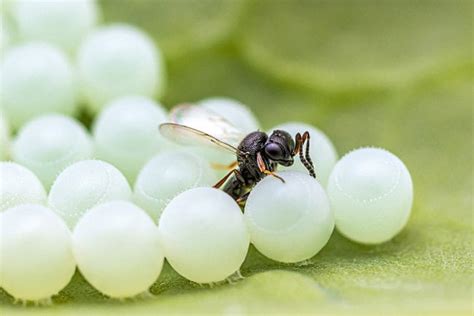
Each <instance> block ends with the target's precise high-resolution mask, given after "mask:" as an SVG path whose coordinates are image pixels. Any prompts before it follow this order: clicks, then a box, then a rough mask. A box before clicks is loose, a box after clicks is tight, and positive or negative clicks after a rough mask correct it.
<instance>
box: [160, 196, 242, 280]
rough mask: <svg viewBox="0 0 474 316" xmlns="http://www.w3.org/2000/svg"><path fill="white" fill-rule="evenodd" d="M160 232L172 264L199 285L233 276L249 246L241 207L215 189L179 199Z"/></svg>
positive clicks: (163, 219) (168, 208) (170, 206)
mask: <svg viewBox="0 0 474 316" xmlns="http://www.w3.org/2000/svg"><path fill="white" fill-rule="evenodd" d="M158 229H159V232H160V237H161V242H162V245H163V249H164V252H165V256H166V259H167V260H168V262H169V263H170V264H171V266H172V267H173V268H174V269H175V270H176V271H177V272H178V273H179V274H181V275H182V276H184V277H185V278H187V279H189V280H191V281H194V282H198V283H210V282H218V281H222V280H224V279H225V278H227V277H229V276H230V275H232V274H233V273H234V272H236V271H237V270H238V269H239V268H240V266H241V264H242V263H243V261H244V259H245V256H246V254H247V250H248V246H249V235H248V232H247V228H246V227H245V222H244V219H243V215H242V212H241V210H240V208H239V206H238V205H237V203H235V201H234V200H233V199H232V198H231V197H230V196H229V195H227V194H226V193H224V192H222V191H220V190H217V189H213V188H194V189H191V190H188V191H185V192H183V193H181V194H180V195H178V196H177V197H175V198H174V199H173V200H172V201H171V202H170V203H169V204H168V205H167V206H166V208H165V210H164V211H163V214H161V218H160V221H159V226H158Z"/></svg>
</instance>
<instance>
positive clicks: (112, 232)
mask: <svg viewBox="0 0 474 316" xmlns="http://www.w3.org/2000/svg"><path fill="white" fill-rule="evenodd" d="M73 244H74V246H73V249H74V256H75V258H76V260H77V264H78V267H79V270H80V271H81V273H82V275H83V276H84V277H85V278H86V279H87V281H88V282H89V283H90V284H91V285H92V286H94V287H95V288H96V289H97V290H99V291H100V292H102V293H104V294H105V295H108V296H110V297H113V298H126V297H132V296H135V295H137V294H140V293H143V292H146V291H147V290H148V288H149V287H150V286H151V285H152V284H153V283H154V282H155V281H156V279H157V278H158V276H159V275H160V273H161V268H162V266H163V260H164V257H163V252H162V250H161V247H160V243H159V236H158V230H157V227H156V225H155V224H154V223H153V221H152V220H151V219H150V217H149V216H148V215H147V214H146V213H145V212H144V211H143V210H142V209H140V208H139V207H137V206H135V205H134V204H132V203H130V202H126V201H112V202H107V203H103V204H100V205H98V206H96V207H94V208H92V209H90V210H89V211H87V213H86V214H85V215H84V217H82V218H81V220H80V221H79V222H78V223H77V226H76V228H75V229H74V233H73Z"/></svg>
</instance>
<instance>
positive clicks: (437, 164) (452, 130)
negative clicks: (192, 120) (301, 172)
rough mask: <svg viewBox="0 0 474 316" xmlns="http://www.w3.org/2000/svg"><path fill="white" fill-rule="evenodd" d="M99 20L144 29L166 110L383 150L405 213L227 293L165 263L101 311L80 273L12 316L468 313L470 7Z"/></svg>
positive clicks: (299, 7) (273, 4) (146, 2)
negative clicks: (406, 200)
mask: <svg viewBox="0 0 474 316" xmlns="http://www.w3.org/2000/svg"><path fill="white" fill-rule="evenodd" d="M101 5H102V9H103V14H104V17H103V20H104V22H105V23H109V22H128V23H132V24H136V25H138V26H139V27H141V28H143V29H144V30H145V31H147V32H148V33H149V34H150V35H151V36H152V37H153V38H154V39H156V41H157V43H158V45H159V46H160V47H161V48H162V49H163V51H164V54H165V57H166V62H167V69H168V88H167V93H166V95H165V96H164V98H163V99H162V102H163V104H164V105H165V106H167V107H171V106H172V105H174V104H176V103H178V102H183V101H195V100H199V99H202V98H205V97H210V96H229V97H233V98H236V99H238V100H240V101H242V102H243V103H245V104H247V105H248V106H249V107H251V108H252V110H253V111H254V112H255V113H256V114H257V116H258V118H259V119H260V121H261V123H262V125H263V127H264V128H268V127H270V126H272V125H275V124H277V123H281V122H284V121H289V120H298V121H305V122H308V123H311V124H314V125H315V126H317V127H319V128H320V129H322V130H323V131H325V132H326V133H327V135H328V136H329V137H330V138H331V139H332V140H333V142H334V144H335V145H336V147H337V149H338V152H339V154H340V155H343V154H344V153H345V152H347V151H348V150H350V149H353V148H357V147H360V146H367V145H370V146H379V147H383V148H386V149H388V150H390V151H392V152H393V153H395V154H396V155H398V156H399V157H400V158H401V159H402V160H403V161H404V162H405V163H406V165H407V166H408V168H409V170H410V171H411V173H412V176H413V181H414V185H415V202H414V208H413V214H412V217H411V219H410V222H409V224H408V226H407V228H406V229H405V230H404V231H403V232H402V233H401V234H400V235H398V236H397V237H396V238H394V239H393V240H392V241H390V242H388V243H385V244H382V245H378V246H373V247H367V246H361V245H357V244H354V243H352V242H350V241H348V240H346V239H345V238H343V237H341V236H340V235H339V234H338V233H337V232H335V233H334V234H333V236H332V238H331V240H330V242H329V243H328V245H327V246H326V247H325V248H324V249H323V250H322V251H321V252H320V253H319V254H318V255H317V256H316V257H314V258H313V259H311V261H310V263H309V264H308V265H306V266H297V265H287V264H280V263H276V262H273V261H270V260H268V259H266V258H264V257H263V256H262V255H260V254H259V253H257V252H256V251H255V249H253V248H252V249H251V251H250V253H249V255H248V258H247V260H246V262H245V264H244V265H243V267H242V270H241V271H242V274H243V275H244V276H245V277H246V278H245V279H244V280H243V281H240V282H238V283H237V284H235V285H228V284H224V285H221V286H217V287H214V288H209V287H200V286H199V285H197V284H193V283H191V282H189V281H187V280H185V279H184V278H182V277H180V276H179V275H177V274H176V273H175V272H174V271H173V270H172V269H171V268H170V267H169V266H166V267H165V269H164V272H163V274H162V275H161V277H160V279H159V280H158V282H157V283H156V284H155V285H154V286H153V288H152V293H153V294H156V295H157V296H156V298H154V299H136V300H129V301H126V302H116V301H111V300H108V299H107V298H105V297H104V296H102V295H101V294H99V293H98V292H97V291H96V290H94V289H93V288H92V287H91V286H90V285H88V284H87V283H86V282H85V281H84V280H83V278H82V277H81V276H80V275H78V274H77V275H76V276H75V277H74V280H73V282H72V283H71V284H70V285H69V286H68V287H67V288H66V289H65V290H64V291H63V292H62V294H61V295H59V296H58V297H56V298H55V300H54V301H55V304H54V306H53V307H50V308H26V309H25V308H21V307H18V306H13V305H11V299H10V298H9V297H8V296H7V295H6V294H5V293H4V292H2V293H1V294H0V303H1V304H2V309H3V310H4V311H5V312H7V313H8V314H17V313H20V314H22V313H29V312H35V314H38V313H44V314H47V315H54V314H61V315H63V314H64V315H66V314H68V315H69V314H83V315H86V314H87V315H89V314H115V315H116V314H127V315H130V314H140V313H165V314H196V313H205V314H207V313H216V314H225V315H227V314H229V315H233V314H237V315H246V314H291V313H295V314H302V313H311V314H350V315H352V314H363V315H366V314H381V313H384V314H393V315H400V314H429V315H433V314H449V315H452V314H471V313H472V308H473V306H472V300H473V281H474V277H473V244H472V242H473V217H472V216H473V204H472V203H473V201H472V195H473V190H472V182H473V145H474V143H473V130H472V125H473V97H474V96H473V69H474V67H473V59H472V58H473V38H474V37H473V24H472V23H473V12H474V10H473V2H472V1H460V0H430V1H427V0H421V1H418V0H414V1H409V0H399V1H397V0H382V1H376V0H359V1H355V0H335V1H330V0H308V1H300V0H295V1H289V0H273V1H271V0H259V1H244V0H242V1H239V0H226V1H217V0H201V1H197V0H175V1H172V0H165V1H152V0H136V1H132V0H122V1H117V0H106V1H101Z"/></svg>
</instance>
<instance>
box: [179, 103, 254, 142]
mask: <svg viewBox="0 0 474 316" xmlns="http://www.w3.org/2000/svg"><path fill="white" fill-rule="evenodd" d="M170 122H171V123H175V124H179V125H183V126H188V127H191V128H193V129H195V130H198V131H201V132H203V133H205V134H207V135H210V136H212V137H213V138H215V139H217V140H219V141H221V142H224V143H227V144H229V145H232V146H233V147H238V146H239V144H240V142H241V141H242V139H244V137H245V135H246V134H245V133H244V132H243V131H241V130H240V129H238V128H237V127H235V126H234V125H232V123H230V122H229V121H228V120H226V119H225V118H223V117H222V116H220V115H219V114H217V113H215V112H213V111H212V110H209V109H206V108H204V107H201V106H198V105H193V104H182V105H178V106H176V107H175V108H174V109H173V110H172V111H171V113H170Z"/></svg>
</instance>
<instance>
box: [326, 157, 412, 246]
mask: <svg viewBox="0 0 474 316" xmlns="http://www.w3.org/2000/svg"><path fill="white" fill-rule="evenodd" d="M328 195H329V199H330V201H331V208H332V209H333V211H334V214H335V217H336V228H337V230H338V231H339V232H341V234H343V235H344V236H346V237H347V238H349V239H351V240H353V241H356V242H360V243H364V244H378V243H382V242H385V241H388V240H390V239H391V238H393V237H394V236H395V235H396V234H398V233H399V232H400V231H401V230H402V228H403V227H404V226H405V225H406V223H407V221H408V218H409V216H410V213H411V206H412V202H413V184H412V180H411V176H410V173H409V172H408V169H407V168H406V166H405V165H404V164H403V162H402V161H401V160H400V159H398V158H397V157H396V156H395V155H393V154H392V153H390V152H388V151H386V150H384V149H378V148H361V149H357V150H354V151H352V152H350V153H348V154H347V155H345V156H344V157H342V159H341V160H340V161H339V162H338V163H337V164H336V166H335V167H334V170H333V172H332V174H331V177H330V179H329V184H328Z"/></svg>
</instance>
